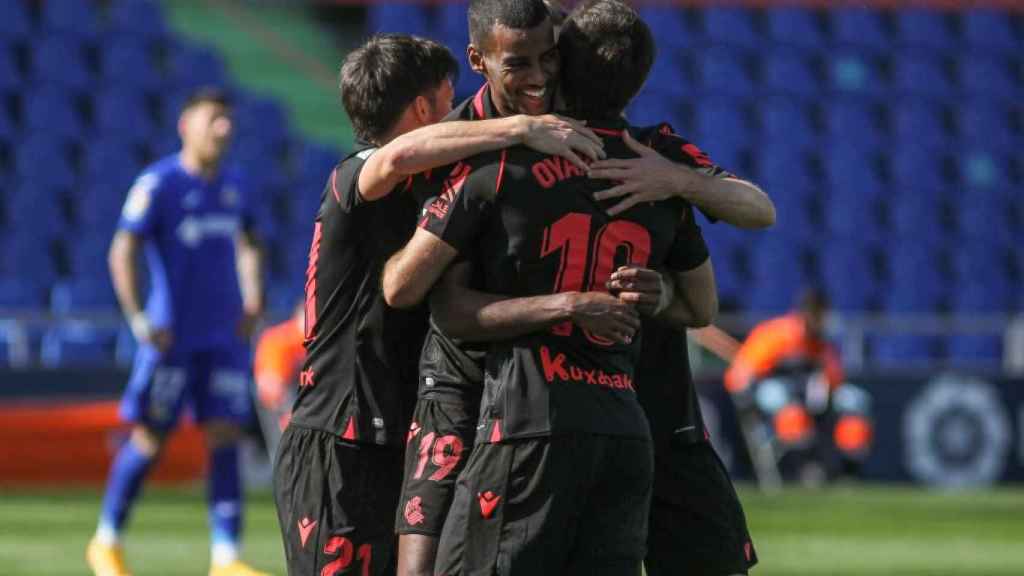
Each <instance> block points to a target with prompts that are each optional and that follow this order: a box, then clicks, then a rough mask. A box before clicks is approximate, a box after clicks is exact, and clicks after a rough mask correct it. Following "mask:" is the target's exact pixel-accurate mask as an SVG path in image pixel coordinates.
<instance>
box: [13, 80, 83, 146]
mask: <svg viewBox="0 0 1024 576" xmlns="http://www.w3.org/2000/svg"><path fill="white" fill-rule="evenodd" d="M21 102H22V110H23V116H22V118H23V126H24V127H25V128H26V129H27V130H28V131H30V132H32V133H35V132H38V133H48V134H55V135H60V136H62V137H64V138H66V139H72V140H80V139H81V138H82V137H83V135H84V134H85V128H84V124H83V122H82V116H81V113H80V111H79V108H78V104H77V103H76V101H75V99H74V98H73V96H72V95H71V94H69V93H68V92H66V91H64V90H61V89H60V88H58V87H55V86H52V85H44V86H37V87H36V88H34V89H33V90H30V91H28V92H23V93H22V95H21Z"/></svg>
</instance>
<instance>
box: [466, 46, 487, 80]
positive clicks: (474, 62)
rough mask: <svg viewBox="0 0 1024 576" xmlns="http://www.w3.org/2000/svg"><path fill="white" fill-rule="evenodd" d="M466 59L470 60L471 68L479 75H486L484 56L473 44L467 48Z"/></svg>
mask: <svg viewBox="0 0 1024 576" xmlns="http://www.w3.org/2000/svg"><path fill="white" fill-rule="evenodd" d="M466 58H467V59H468V60H469V67H470V69H472V70H473V72H476V73H477V74H484V73H485V72H484V55H483V53H482V52H480V50H478V49H477V47H476V46H475V45H473V44H470V45H468V46H466Z"/></svg>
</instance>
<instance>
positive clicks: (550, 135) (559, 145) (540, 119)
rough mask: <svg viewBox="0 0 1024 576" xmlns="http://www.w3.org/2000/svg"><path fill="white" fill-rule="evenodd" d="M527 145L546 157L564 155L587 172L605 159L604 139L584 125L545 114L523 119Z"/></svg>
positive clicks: (570, 119)
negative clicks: (596, 162) (590, 166)
mask: <svg viewBox="0 0 1024 576" xmlns="http://www.w3.org/2000/svg"><path fill="white" fill-rule="evenodd" d="M522 122H523V144H524V145H526V146H528V147H530V148H533V149H534V150H536V151H538V152H543V153H544V154H551V155H554V156H561V157H563V158H565V159H566V160H568V161H570V162H572V163H573V164H575V165H576V167H577V168H579V169H580V170H582V171H583V172H586V171H587V170H588V167H587V165H588V163H589V162H593V161H597V160H601V159H602V158H604V157H605V153H604V142H603V141H601V137H600V136H598V135H597V134H595V133H594V131H593V130H591V129H589V128H587V127H586V126H585V125H584V124H583V123H582V122H580V121H578V120H573V119H572V118H567V117H565V116H558V115H556V114H545V115H543V116H523V117H522Z"/></svg>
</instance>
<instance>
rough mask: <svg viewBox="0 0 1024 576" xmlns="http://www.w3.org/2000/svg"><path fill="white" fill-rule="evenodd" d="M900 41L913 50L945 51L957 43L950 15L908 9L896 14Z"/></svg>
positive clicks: (920, 9)
mask: <svg viewBox="0 0 1024 576" xmlns="http://www.w3.org/2000/svg"><path fill="white" fill-rule="evenodd" d="M896 29H897V30H898V33H899V41H900V43H901V44H903V45H904V46H908V47H912V48H928V49H932V50H943V49H946V48H948V47H950V46H951V45H953V43H954V42H955V40H954V37H953V28H952V26H951V25H950V18H949V15H947V14H945V13H943V12H940V11H938V10H928V9H924V8H907V9H903V10H900V11H899V12H898V13H897V14H896Z"/></svg>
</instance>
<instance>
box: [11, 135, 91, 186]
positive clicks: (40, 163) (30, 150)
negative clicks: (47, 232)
mask: <svg viewBox="0 0 1024 576" xmlns="http://www.w3.org/2000/svg"><path fill="white" fill-rule="evenodd" d="M14 174H15V176H16V177H17V178H18V180H19V181H20V183H21V185H22V186H24V187H34V188H41V189H45V190H60V189H63V190H67V189H69V188H71V187H72V186H74V184H75V181H76V176H75V171H74V168H73V167H72V166H71V162H70V160H69V158H68V156H67V148H66V147H65V146H64V145H63V143H62V142H60V141H59V140H57V139H48V138H46V137H45V136H44V135H42V134H39V135H33V136H31V137H29V139H27V140H26V141H25V142H24V143H23V144H21V145H20V146H18V148H17V149H16V150H15V168H14ZM29 190H31V188H30V189H29ZM29 190H26V194H27V195H30V196H34V195H35V193H34V192H30V191H29Z"/></svg>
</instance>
